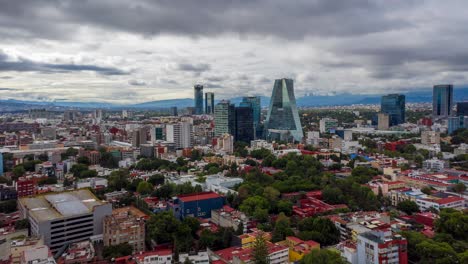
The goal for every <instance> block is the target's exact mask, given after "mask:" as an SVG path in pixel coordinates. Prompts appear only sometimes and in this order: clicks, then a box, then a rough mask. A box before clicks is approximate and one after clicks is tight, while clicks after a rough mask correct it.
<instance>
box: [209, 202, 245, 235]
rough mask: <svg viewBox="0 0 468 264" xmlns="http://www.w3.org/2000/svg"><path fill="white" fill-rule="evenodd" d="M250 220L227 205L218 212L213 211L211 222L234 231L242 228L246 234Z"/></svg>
mask: <svg viewBox="0 0 468 264" xmlns="http://www.w3.org/2000/svg"><path fill="white" fill-rule="evenodd" d="M248 220H249V219H248V217H247V215H245V214H244V213H242V212H241V211H238V210H235V209H234V208H231V207H230V206H227V205H225V206H223V208H221V209H218V210H211V222H213V223H214V224H216V225H218V226H221V227H227V228H228V227H232V228H233V229H234V230H238V229H239V228H242V232H244V233H245V232H247V226H248Z"/></svg>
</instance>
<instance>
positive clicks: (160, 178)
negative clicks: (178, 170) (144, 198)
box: [148, 174, 164, 186]
mask: <svg viewBox="0 0 468 264" xmlns="http://www.w3.org/2000/svg"><path fill="white" fill-rule="evenodd" d="M148 182H149V183H151V184H153V186H156V185H161V184H164V175H161V174H154V175H151V176H150V177H149V179H148Z"/></svg>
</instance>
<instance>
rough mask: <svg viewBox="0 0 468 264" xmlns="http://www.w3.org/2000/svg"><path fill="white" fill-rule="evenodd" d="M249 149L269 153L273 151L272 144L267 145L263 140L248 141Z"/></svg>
mask: <svg viewBox="0 0 468 264" xmlns="http://www.w3.org/2000/svg"><path fill="white" fill-rule="evenodd" d="M250 148H251V150H257V149H262V148H264V149H268V150H270V151H273V144H271V143H269V142H268V141H266V140H263V139H257V140H252V141H250Z"/></svg>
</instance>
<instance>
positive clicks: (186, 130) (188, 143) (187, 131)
mask: <svg viewBox="0 0 468 264" xmlns="http://www.w3.org/2000/svg"><path fill="white" fill-rule="evenodd" d="M166 140H167V141H169V142H174V143H175V147H176V148H191V147H192V146H193V126H192V124H190V123H189V122H179V123H177V124H168V125H166Z"/></svg>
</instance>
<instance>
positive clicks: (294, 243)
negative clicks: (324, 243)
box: [284, 236, 320, 262]
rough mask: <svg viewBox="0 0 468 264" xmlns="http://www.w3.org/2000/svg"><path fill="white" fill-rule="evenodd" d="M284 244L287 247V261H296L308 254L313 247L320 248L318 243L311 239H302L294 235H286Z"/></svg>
mask: <svg viewBox="0 0 468 264" xmlns="http://www.w3.org/2000/svg"><path fill="white" fill-rule="evenodd" d="M284 243H285V245H286V246H288V247H289V261H290V262H296V261H299V260H301V259H302V258H303V257H304V256H305V255H307V254H309V253H310V251H312V250H313V249H320V244H319V243H317V242H315V241H313V240H307V241H303V240H301V239H299V238H297V237H294V236H288V237H286V240H285V241H284Z"/></svg>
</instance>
